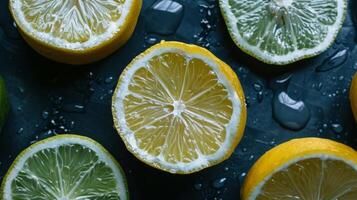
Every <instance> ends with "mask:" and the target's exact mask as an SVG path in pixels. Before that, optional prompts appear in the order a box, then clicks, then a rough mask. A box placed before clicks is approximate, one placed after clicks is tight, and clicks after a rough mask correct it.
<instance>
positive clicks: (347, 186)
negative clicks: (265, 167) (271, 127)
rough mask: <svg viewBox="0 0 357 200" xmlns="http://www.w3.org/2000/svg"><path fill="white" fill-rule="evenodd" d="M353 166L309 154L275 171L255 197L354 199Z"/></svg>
mask: <svg viewBox="0 0 357 200" xmlns="http://www.w3.org/2000/svg"><path fill="white" fill-rule="evenodd" d="M356 197H357V169H355V168H353V167H352V166H350V165H349V164H347V163H346V162H344V161H342V160H338V159H331V158H329V159H321V158H309V159H304V160H301V161H298V162H296V163H294V164H292V165H290V166H288V167H287V168H284V169H281V170H280V171H278V172H276V173H275V174H274V175H273V176H272V177H270V178H269V180H268V181H267V182H266V183H265V184H264V186H263V187H262V189H261V192H260V194H259V195H258V196H257V197H256V198H255V199H256V200H270V199H281V200H284V199H286V200H288V199H306V200H334V199H339V200H354V199H356Z"/></svg>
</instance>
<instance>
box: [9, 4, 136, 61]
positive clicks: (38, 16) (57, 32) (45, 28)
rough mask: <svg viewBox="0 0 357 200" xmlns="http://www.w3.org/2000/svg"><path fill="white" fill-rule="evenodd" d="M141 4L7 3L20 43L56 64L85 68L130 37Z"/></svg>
mask: <svg viewBox="0 0 357 200" xmlns="http://www.w3.org/2000/svg"><path fill="white" fill-rule="evenodd" d="M141 4H142V0H90V1H78V0H10V4H9V6H10V11H11V14H12V16H13V18H14V19H15V22H16V24H17V27H18V28H19V30H20V33H21V34H22V36H23V37H24V39H25V40H26V41H27V42H28V43H29V44H30V45H31V46H32V47H33V48H34V49H35V50H36V51H38V52H39V53H40V54H42V55H43V56H45V57H48V58H50V59H53V60H55V61H58V62H64V63H69V64H86V63H90V62H93V61H97V60H99V59H101V58H104V57H105V56H107V55H109V54H111V53H112V52H114V51H115V50H116V49H118V48H119V47H120V46H122V45H123V44H124V43H125V42H126V41H127V40H128V39H129V38H130V36H131V35H132V33H133V31H134V28H135V25H136V22H137V19H138V16H139V13H140V9H141Z"/></svg>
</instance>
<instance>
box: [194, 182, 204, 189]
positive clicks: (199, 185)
mask: <svg viewBox="0 0 357 200" xmlns="http://www.w3.org/2000/svg"><path fill="white" fill-rule="evenodd" d="M193 187H194V188H195V190H202V183H196V184H195V185H194V186H193Z"/></svg>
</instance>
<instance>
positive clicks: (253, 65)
mask: <svg viewBox="0 0 357 200" xmlns="http://www.w3.org/2000/svg"><path fill="white" fill-rule="evenodd" d="M178 2H180V3H182V4H183V5H184V11H183V12H184V14H183V19H182V21H181V22H180V21H179V20H178V23H179V26H178V29H177V31H176V33H174V34H171V35H159V34H154V33H148V31H147V30H148V27H146V24H148V23H150V26H153V27H155V26H157V25H159V27H162V28H165V27H166V28H167V29H170V28H172V27H170V26H171V25H172V24H170V20H167V19H168V18H169V17H175V16H164V17H159V18H160V19H161V20H162V21H155V17H153V18H151V17H149V16H152V13H150V11H149V10H148V9H149V7H150V6H151V5H152V4H153V3H154V0H144V4H143V9H142V12H141V15H140V18H139V22H138V25H137V27H136V31H135V33H134V35H133V37H132V38H131V39H130V40H129V42H128V43H127V44H126V45H125V46H124V47H122V48H121V49H120V50H118V51H117V52H115V53H114V54H113V55H111V56H109V57H108V58H106V59H104V60H102V61H100V62H97V63H94V64H90V65H87V66H80V67H78V66H67V65H64V64H59V63H55V62H52V61H50V60H47V59H45V58H43V57H42V56H40V55H38V54H37V53H36V52H34V51H33V50H32V49H31V48H30V47H29V46H28V45H27V44H26V43H25V42H24V41H23V40H22V39H21V37H20V36H19V34H18V32H17V29H16V27H15V26H14V24H13V21H12V19H11V17H10V15H9V12H8V9H7V7H8V5H7V4H8V2H7V1H5V0H2V1H1V2H0V3H1V5H0V25H1V26H0V60H1V63H0V74H1V75H2V76H3V77H4V79H5V80H6V83H7V89H8V93H9V98H10V101H11V112H10V114H9V118H8V121H7V124H6V125H5V127H4V129H3V131H2V133H1V134H0V177H1V176H3V175H4V174H5V173H6V171H7V169H8V167H9V165H10V164H11V162H12V161H13V160H14V159H15V157H16V155H17V154H18V153H19V152H20V151H21V150H23V149H25V148H26V147H28V146H29V145H30V144H31V143H33V142H35V141H37V140H40V139H43V138H46V137H49V136H51V135H53V134H60V133H76V134H81V135H86V136H89V137H91V138H93V139H95V140H97V141H98V142H100V143H101V144H102V145H104V146H105V147H106V148H107V149H108V150H109V151H110V152H111V153H112V154H113V155H114V156H115V158H116V159H117V160H118V161H119V163H120V164H121V165H122V167H123V168H124V171H125V173H126V175H127V179H128V183H129V188H130V195H131V198H132V199H239V191H240V186H241V184H242V181H243V179H244V176H245V173H246V172H247V171H248V169H249V168H250V167H251V166H252V164H253V163H254V162H255V161H256V160H257V159H258V158H259V157H260V156H261V155H262V154H263V153H264V152H265V151H267V150H268V149H270V148H272V147H274V146H275V145H277V144H280V143H282V142H284V141H287V140H289V139H292V138H301V137H307V136H315V137H316V136H317V137H322V138H330V139H333V140H337V141H340V142H342V143H345V144H348V145H350V146H352V147H354V148H357V136H356V135H355V134H357V131H356V125H355V122H354V120H353V118H352V114H351V110H350V106H349V99H348V90H349V85H350V82H351V77H352V76H353V74H354V73H355V71H356V70H357V45H356V41H357V40H356V21H355V20H354V19H356V18H357V17H356V14H355V13H356V12H357V7H356V6H357V5H356V4H357V3H355V2H354V1H352V0H350V3H349V13H348V16H347V19H346V22H345V24H344V27H343V29H342V31H341V33H340V34H339V36H338V38H337V40H336V42H335V43H334V44H333V45H332V47H331V48H330V49H328V51H326V52H325V53H323V54H321V55H320V56H317V57H315V58H313V59H308V60H305V61H301V62H298V63H295V64H292V65H289V66H284V67H276V66H269V65H266V64H263V63H261V62H259V61H257V60H255V59H253V58H251V57H250V56H248V55H246V54H244V53H243V52H242V51H240V50H239V49H238V48H237V47H236V46H235V45H234V44H233V42H232V40H231V39H230V37H229V35H228V33H227V31H226V27H225V24H224V21H223V19H222V16H221V14H220V11H219V8H218V4H217V2H216V1H215V0H199V1H191V0H181V1H179V0H178ZM171 19H173V18H171ZM150 20H152V21H150ZM148 21H150V22H148ZM171 22H172V21H171ZM155 23H156V25H155ZM157 23H158V24H157ZM166 31H167V30H166ZM168 31H170V30H168ZM160 40H178V41H183V42H187V43H194V44H198V45H201V46H205V47H207V48H209V49H210V50H211V51H212V52H213V53H214V54H216V55H217V56H218V57H219V58H221V59H222V60H223V61H225V62H227V63H228V64H229V65H230V66H231V67H232V68H233V69H234V70H235V71H236V72H237V74H238V76H239V78H240V80H241V82H242V85H243V88H244V91H245V94H246V97H247V102H248V106H249V107H248V113H249V114H248V122H247V127H246V131H245V135H244V138H243V140H242V142H241V143H240V144H239V146H238V147H237V149H236V150H235V152H234V154H233V155H232V157H231V158H230V159H229V160H227V161H225V162H224V163H222V164H219V165H217V166H214V167H211V168H209V169H206V170H203V171H201V172H199V173H195V174H192V175H171V174H168V173H165V172H161V171H159V170H156V169H153V168H151V167H149V166H146V165H145V164H143V163H141V162H140V161H138V160H137V159H136V158H135V157H134V156H133V155H131V154H130V153H129V152H128V151H127V150H126V148H125V146H124V144H123V142H122V141H121V140H120V138H119V136H118V135H117V133H116V131H115V130H114V129H113V122H112V117H111V110H110V105H111V95H112V92H113V89H114V87H115V84H116V81H117V79H118V77H119V75H120V73H121V72H122V70H123V69H124V68H125V66H126V65H127V64H128V63H129V62H130V61H131V59H133V58H134V57H135V56H136V55H137V54H139V53H141V52H142V51H144V50H145V49H146V48H147V47H149V46H151V45H152V44H154V43H157V42H159V41H160ZM341 52H342V53H341ZM343 52H344V54H343ZM338 53H340V55H341V54H342V56H340V57H338V58H336V59H331V58H333V57H334V56H335V55H336V54H338ZM317 69H323V70H322V71H323V72H321V70H317ZM289 75H291V80H290V83H289V84H288V85H287V88H286V92H287V93H288V94H289V95H290V96H291V97H292V98H293V99H295V100H302V101H304V102H305V104H306V106H307V107H308V108H309V110H310V111H311V119H310V120H309V122H308V124H307V126H306V127H305V128H304V129H302V130H300V131H293V130H289V129H286V128H283V127H282V126H280V125H279V124H278V123H277V122H276V121H275V120H274V118H273V113H272V99H273V98H272V97H273V95H274V92H275V89H274V87H272V85H274V84H272V83H274V80H276V79H279V78H281V77H282V76H283V77H286V76H289ZM257 85H260V86H257ZM260 88H261V90H260Z"/></svg>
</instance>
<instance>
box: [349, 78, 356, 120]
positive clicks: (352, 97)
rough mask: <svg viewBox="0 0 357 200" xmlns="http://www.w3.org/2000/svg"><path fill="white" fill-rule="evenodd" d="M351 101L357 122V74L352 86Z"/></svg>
mask: <svg viewBox="0 0 357 200" xmlns="http://www.w3.org/2000/svg"><path fill="white" fill-rule="evenodd" d="M350 101H351V107H352V111H353V114H354V116H355V119H356V120H357V74H356V75H355V76H354V78H353V80H352V86H351V89H350Z"/></svg>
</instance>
